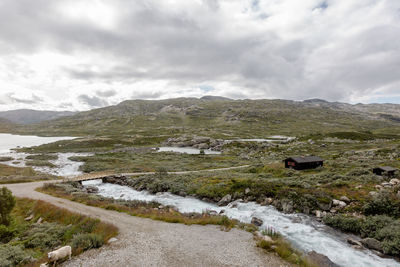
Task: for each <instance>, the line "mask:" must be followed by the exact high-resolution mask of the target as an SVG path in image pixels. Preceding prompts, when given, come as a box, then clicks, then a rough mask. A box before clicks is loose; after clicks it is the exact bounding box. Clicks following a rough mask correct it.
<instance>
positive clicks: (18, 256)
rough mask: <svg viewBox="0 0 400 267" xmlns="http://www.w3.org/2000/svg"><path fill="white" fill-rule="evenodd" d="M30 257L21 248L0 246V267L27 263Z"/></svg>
mask: <svg viewBox="0 0 400 267" xmlns="http://www.w3.org/2000/svg"><path fill="white" fill-rule="evenodd" d="M31 259H32V257H31V256H30V255H29V254H28V253H27V252H25V251H24V249H23V247H22V246H11V245H0V266H2V267H12V266H17V265H21V264H23V263H28V262H29V261H31Z"/></svg>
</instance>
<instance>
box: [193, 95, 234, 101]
mask: <svg viewBox="0 0 400 267" xmlns="http://www.w3.org/2000/svg"><path fill="white" fill-rule="evenodd" d="M200 99H201V100H209V101H218V100H225V101H231V100H232V99H230V98H227V97H223V96H214V95H205V96H203V97H202V98H200Z"/></svg>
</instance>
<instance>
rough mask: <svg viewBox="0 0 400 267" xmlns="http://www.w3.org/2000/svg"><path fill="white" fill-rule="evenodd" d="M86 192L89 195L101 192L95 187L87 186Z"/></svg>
mask: <svg viewBox="0 0 400 267" xmlns="http://www.w3.org/2000/svg"><path fill="white" fill-rule="evenodd" d="M86 192H88V193H89V194H95V193H98V192H99V189H98V188H97V187H95V186H91V185H90V186H87V187H86Z"/></svg>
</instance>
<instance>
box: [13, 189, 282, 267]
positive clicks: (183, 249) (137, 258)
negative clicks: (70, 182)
mask: <svg viewBox="0 0 400 267" xmlns="http://www.w3.org/2000/svg"><path fill="white" fill-rule="evenodd" d="M43 183H44V182H34V183H24V184H12V185H6V186H7V187H8V188H9V189H10V190H12V192H13V194H14V195H15V196H17V197H29V198H33V199H40V200H44V201H47V202H49V203H52V204H53V205H56V206H59V207H62V208H66V209H68V210H71V211H74V212H79V213H82V214H85V215H89V216H91V217H95V218H99V219H100V220H102V221H104V222H107V223H112V224H114V225H115V226H117V227H118V228H119V231H120V235H119V236H118V237H117V238H118V240H117V241H116V242H115V243H112V244H111V245H110V246H105V247H102V248H100V249H98V250H90V251H87V252H85V253H83V254H81V255H80V256H78V257H76V258H73V259H72V260H71V261H69V262H66V263H64V265H63V266H116V267H117V266H123V267H126V266H271V267H274V266H288V263H286V262H284V261H283V260H282V259H280V258H279V257H277V256H274V255H272V254H265V252H263V251H262V250H261V249H259V248H257V247H255V242H254V241H253V235H252V234H250V233H248V232H245V231H241V230H237V229H232V230H231V231H229V232H224V231H221V230H220V229H219V228H218V227H217V226H199V225H191V226H187V225H183V224H172V223H165V222H160V221H154V220H150V219H143V218H138V217H133V216H130V215H127V214H123V213H119V212H115V211H109V210H105V209H101V208H96V207H89V206H86V205H83V204H80V203H76V202H72V201H69V200H66V199H61V198H56V197H53V196H49V195H46V194H42V193H39V192H37V191H35V189H36V188H37V187H40V186H42V185H43Z"/></svg>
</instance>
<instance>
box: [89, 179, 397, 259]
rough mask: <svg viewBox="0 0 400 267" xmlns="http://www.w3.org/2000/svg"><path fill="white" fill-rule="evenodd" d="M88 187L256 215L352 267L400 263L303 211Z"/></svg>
mask: <svg viewBox="0 0 400 267" xmlns="http://www.w3.org/2000/svg"><path fill="white" fill-rule="evenodd" d="M83 185H84V186H89V185H91V186H95V187H97V188H98V189H99V193H98V194H99V195H101V196H104V197H109V198H114V199H124V200H141V201H155V202H158V203H160V204H162V205H170V206H174V207H176V208H177V209H178V210H179V211H180V212H182V213H186V212H198V213H202V212H203V211H206V210H214V211H216V212H220V211H221V210H224V211H225V213H224V214H225V215H226V216H228V217H229V218H232V219H237V220H239V221H241V222H244V223H250V221H251V218H252V217H254V216H255V217H258V218H260V219H262V220H263V221H264V223H263V225H262V226H261V228H266V227H272V228H275V229H276V230H277V231H278V232H279V233H281V234H282V235H283V236H284V237H285V238H287V239H288V240H289V241H290V242H291V243H292V244H293V245H294V246H296V247H297V248H299V249H301V250H303V251H305V252H309V251H312V250H314V251H316V252H318V253H321V254H324V255H326V256H328V257H329V259H331V260H332V261H333V262H335V263H336V264H338V265H340V266H346V267H347V266H348V267H355V266H357V267H372V266H376V267H378V266H379V267H393V266H400V263H398V262H396V261H395V260H393V259H386V258H381V257H379V256H377V255H375V254H373V253H372V252H370V251H369V250H356V249H354V248H352V247H351V246H350V245H349V244H347V242H346V237H347V235H345V234H342V233H340V232H338V231H334V230H333V229H331V228H329V227H327V226H325V225H323V224H322V223H319V222H317V221H316V220H314V219H313V218H312V217H310V216H306V215H302V214H284V213H281V212H279V211H278V210H276V209H275V208H274V207H273V206H261V205H259V204H257V203H254V202H249V203H239V204H238V206H237V207H236V208H232V207H230V206H229V205H228V206H225V207H218V206H217V205H214V204H210V203H207V202H204V201H201V200H198V199H195V198H191V197H181V196H177V195H173V194H170V193H158V194H156V195H153V194H150V193H148V192H146V191H136V190H134V189H132V188H130V187H127V186H120V185H115V184H109V183H102V181H101V180H93V181H86V182H83Z"/></svg>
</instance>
